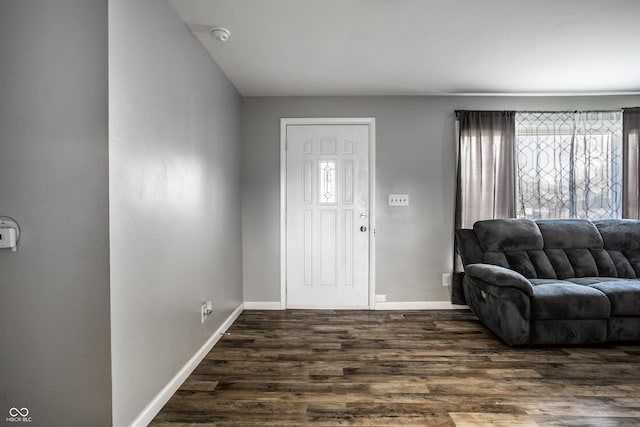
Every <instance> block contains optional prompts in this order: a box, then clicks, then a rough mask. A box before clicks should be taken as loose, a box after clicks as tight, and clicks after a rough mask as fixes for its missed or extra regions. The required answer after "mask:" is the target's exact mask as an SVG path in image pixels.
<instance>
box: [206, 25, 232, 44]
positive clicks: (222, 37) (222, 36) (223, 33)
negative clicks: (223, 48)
mask: <svg viewBox="0 0 640 427" xmlns="http://www.w3.org/2000/svg"><path fill="white" fill-rule="evenodd" d="M209 34H211V37H213V38H214V39H215V40H217V41H219V42H226V41H227V40H229V36H231V31H229V30H227V29H226V28H223V27H211V28H210V29H209Z"/></svg>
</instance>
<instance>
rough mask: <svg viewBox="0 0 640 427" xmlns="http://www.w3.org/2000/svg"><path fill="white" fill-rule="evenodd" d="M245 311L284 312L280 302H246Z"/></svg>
mask: <svg viewBox="0 0 640 427" xmlns="http://www.w3.org/2000/svg"><path fill="white" fill-rule="evenodd" d="M244 309H245V310H282V306H281V305H280V301H245V302H244Z"/></svg>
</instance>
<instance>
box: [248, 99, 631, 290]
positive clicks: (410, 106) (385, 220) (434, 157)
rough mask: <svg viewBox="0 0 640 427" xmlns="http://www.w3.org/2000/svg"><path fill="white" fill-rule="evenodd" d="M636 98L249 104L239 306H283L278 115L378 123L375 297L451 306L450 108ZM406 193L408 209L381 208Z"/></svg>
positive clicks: (555, 105)
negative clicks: (445, 276)
mask: <svg viewBox="0 0 640 427" xmlns="http://www.w3.org/2000/svg"><path fill="white" fill-rule="evenodd" d="M635 105H640V96H627V97H624V96H616V97H609V96H602V97H529V98H523V97H437V96H435V97H427V96H423V97H297V98H296V97H282V98H278V97H266V98H245V100H244V124H243V128H244V137H243V154H242V161H243V169H242V171H243V178H242V183H243V197H242V225H243V260H244V264H243V277H244V299H245V301H279V300H280V151H279V150H280V118H281V117H341V116H345V117H375V118H376V131H377V136H376V142H377V147H376V151H377V164H376V168H377V170H376V172H377V179H376V191H377V193H376V194H377V200H376V204H377V209H376V217H377V224H376V230H377V234H376V257H377V262H376V272H377V275H376V293H377V294H386V295H387V301H393V302H395V301H447V300H448V299H449V289H448V288H443V287H442V279H441V275H442V273H444V272H447V271H449V270H450V269H451V254H452V251H453V249H452V236H453V217H454V202H455V142H454V121H455V115H454V110H455V109H484V110H490V109H517V110H526V109H532V110H538V109H542V110H558V109H569V110H573V109H607V108H620V107H625V106H635ZM389 193H408V194H409V195H410V202H411V205H410V206H409V207H408V208H390V207H388V206H387V197H388V194H389Z"/></svg>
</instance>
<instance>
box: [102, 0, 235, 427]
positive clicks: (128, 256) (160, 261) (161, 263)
mask: <svg viewBox="0 0 640 427" xmlns="http://www.w3.org/2000/svg"><path fill="white" fill-rule="evenodd" d="M109 61H110V62H109V67H110V73H109V95H110V106H109V113H110V122H109V131H110V147H109V151H110V153H109V154H110V178H109V182H110V196H111V198H110V222H111V317H112V358H113V360H112V364H113V420H114V425H115V426H124V425H128V424H129V423H130V422H131V421H132V420H133V419H134V418H135V417H136V415H137V414H139V412H140V411H141V410H142V409H143V408H144V406H145V405H146V404H147V403H149V401H150V400H151V399H153V398H154V397H155V396H156V395H157V394H158V393H159V392H160V391H161V389H162V388H163V387H164V386H165V385H166V384H167V383H168V382H169V380H171V378H172V377H173V376H174V375H175V374H176V373H177V372H178V370H179V369H180V368H182V366H183V365H184V364H185V363H186V362H187V361H188V360H189V359H190V358H191V357H192V356H193V355H194V353H196V351H197V350H198V349H199V348H200V347H201V346H202V345H203V344H204V343H205V342H206V340H207V339H208V338H209V337H210V336H211V335H212V334H213V332H214V331H215V330H216V329H217V328H218V327H219V326H220V325H221V324H222V322H223V321H224V320H225V319H226V318H227V317H228V316H229V315H230V314H231V312H232V311H233V310H234V309H235V308H237V307H238V306H239V305H240V304H241V302H242V267H241V262H242V252H241V246H240V245H241V228H240V227H241V221H240V169H239V168H240V142H241V141H240V129H241V128H240V126H241V113H242V109H241V106H242V99H241V98H240V96H239V94H238V93H237V92H236V90H235V89H234V88H233V86H232V85H231V84H230V83H229V81H228V80H227V78H226V77H225V75H224V74H223V73H222V71H221V70H220V69H219V68H218V67H217V65H216V64H215V63H214V62H213V61H212V60H211V58H210V57H209V55H208V54H207V52H206V51H205V50H204V48H203V47H202V46H201V45H200V43H199V42H198V41H197V40H196V39H195V38H194V37H193V36H192V34H191V33H190V32H189V31H188V29H187V28H186V26H185V25H184V24H183V23H182V21H181V20H180V19H179V18H178V16H177V15H176V14H175V12H174V11H173V9H172V8H171V7H170V6H169V4H168V3H167V2H166V1H158V0H138V1H129V0H112V1H109ZM204 300H212V301H213V305H214V310H215V314H214V316H213V317H212V318H210V319H209V320H207V322H206V323H205V324H204V325H201V324H200V302H201V301H204Z"/></svg>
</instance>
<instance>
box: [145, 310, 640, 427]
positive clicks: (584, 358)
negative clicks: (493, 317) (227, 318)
mask: <svg viewBox="0 0 640 427" xmlns="http://www.w3.org/2000/svg"><path fill="white" fill-rule="evenodd" d="M228 332H230V335H226V336H224V337H223V338H222V339H221V340H220V341H219V343H218V344H217V345H216V346H215V347H214V348H213V350H212V351H211V352H210V353H209V354H208V355H207V357H206V358H205V359H204V360H203V361H202V363H201V364H200V365H199V366H198V368H197V369H196V370H195V371H194V372H193V374H192V375H191V376H190V377H189V379H188V380H187V381H186V382H185V383H184V384H183V385H182V387H181V388H180V389H179V390H178V391H177V392H176V394H175V395H174V396H173V397H172V398H171V400H170V401H169V402H168V403H167V404H166V406H165V407H164V408H163V409H162V411H161V412H160V413H159V414H158V416H157V417H156V419H155V420H154V421H153V423H152V424H151V425H152V426H156V427H160V426H165V427H176V426H185V425H207V426H298V425H322V426H333V425H335V426H345V425H356V426H361V425H366V426H391V425H397V426H410V425H415V426H424V425H433V426H509V427H515V426H614V425H615V426H640V345H639V344H637V343H636V344H625V345H601V346H592V347H563V348H553V347H543V348H510V347H508V346H506V345H504V344H502V342H501V341H499V340H498V339H497V338H495V337H494V336H493V335H492V334H491V333H490V332H488V331H487V330H486V329H485V328H484V327H483V326H482V325H481V324H480V323H479V322H478V320H477V318H476V317H475V316H474V315H473V314H471V313H470V312H469V311H462V310H456V311H412V312H399V311H393V312H389V311H309V310H287V311H245V312H244V313H242V314H241V315H240V317H239V318H238V320H237V321H236V322H235V323H234V324H233V326H232V327H231V328H230V329H229V331H228Z"/></svg>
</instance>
